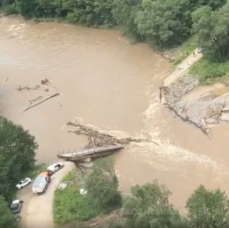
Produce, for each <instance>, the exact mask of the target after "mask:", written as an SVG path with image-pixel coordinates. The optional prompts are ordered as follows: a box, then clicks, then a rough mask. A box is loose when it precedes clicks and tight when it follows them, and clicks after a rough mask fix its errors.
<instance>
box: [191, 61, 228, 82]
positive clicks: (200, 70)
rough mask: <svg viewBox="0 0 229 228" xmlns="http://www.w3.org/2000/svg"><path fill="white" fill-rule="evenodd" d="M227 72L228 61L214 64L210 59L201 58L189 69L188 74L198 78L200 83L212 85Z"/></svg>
mask: <svg viewBox="0 0 229 228" xmlns="http://www.w3.org/2000/svg"><path fill="white" fill-rule="evenodd" d="M228 72H229V60H228V61H225V62H216V61H214V60H213V59H212V58H206V57H204V58H202V59H200V60H199V61H198V62H196V63H195V64H194V65H193V66H192V67H191V69H190V73H191V74H193V75H196V76H198V77H199V79H200V82H202V83H212V82H214V81H216V80H220V79H221V78H220V77H222V76H227V75H228Z"/></svg>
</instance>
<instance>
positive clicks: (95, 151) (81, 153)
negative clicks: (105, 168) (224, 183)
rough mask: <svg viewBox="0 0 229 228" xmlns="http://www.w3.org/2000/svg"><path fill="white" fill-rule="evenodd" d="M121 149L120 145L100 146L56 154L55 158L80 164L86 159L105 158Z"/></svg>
mask: <svg viewBox="0 0 229 228" xmlns="http://www.w3.org/2000/svg"><path fill="white" fill-rule="evenodd" d="M120 149H123V146H121V145H107V146H100V147H95V148H87V149H83V150H78V151H73V152H67V153H63V154H58V155H57V157H58V158H61V159H64V160H66V161H74V162H77V161H78V162H80V161H81V162H82V161H83V160H85V159H88V158H98V157H103V156H107V155H110V154H113V153H115V152H116V151H117V150H120Z"/></svg>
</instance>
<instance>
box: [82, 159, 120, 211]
mask: <svg viewBox="0 0 229 228" xmlns="http://www.w3.org/2000/svg"><path fill="white" fill-rule="evenodd" d="M85 187H86V189H87V191H88V196H89V197H92V198H93V199H97V203H98V205H99V206H100V207H101V208H104V209H105V210H109V208H115V207H119V206H121V203H122V200H121V199H122V198H121V195H120V193H119V191H118V179H117V176H116V174H115V170H114V166H113V162H112V160H109V159H100V160H97V162H95V164H94V166H93V169H92V172H91V174H90V175H89V176H88V177H87V179H86V186H85Z"/></svg>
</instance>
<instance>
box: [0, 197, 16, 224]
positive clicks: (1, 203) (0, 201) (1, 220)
mask: <svg viewBox="0 0 229 228" xmlns="http://www.w3.org/2000/svg"><path fill="white" fill-rule="evenodd" d="M0 227H8V228H16V227H17V224H16V221H15V219H14V216H13V214H12V213H11V212H10V211H9V209H8V205H7V203H6V201H5V199H4V197H3V196H0Z"/></svg>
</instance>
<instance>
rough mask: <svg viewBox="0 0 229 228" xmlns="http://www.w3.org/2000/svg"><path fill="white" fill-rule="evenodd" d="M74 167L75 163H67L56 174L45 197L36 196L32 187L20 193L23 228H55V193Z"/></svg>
mask: <svg viewBox="0 0 229 228" xmlns="http://www.w3.org/2000/svg"><path fill="white" fill-rule="evenodd" d="M73 167H74V165H73V163H68V162H65V166H64V168H63V169H61V170H60V171H58V172H57V173H55V174H54V175H53V177H52V181H51V183H50V185H49V187H48V189H47V191H46V192H45V193H44V194H43V195H34V194H33V193H32V190H31V186H28V187H26V188H25V189H24V190H22V191H20V192H19V194H18V197H19V198H20V199H22V200H24V206H23V208H22V225H23V228H46V227H47V228H54V222H53V216H52V206H53V199H54V192H55V190H56V189H57V187H58V185H59V183H60V181H61V180H62V178H63V177H64V176H65V175H66V174H67V173H68V172H69V171H70V170H71V169H72V168H73Z"/></svg>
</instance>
